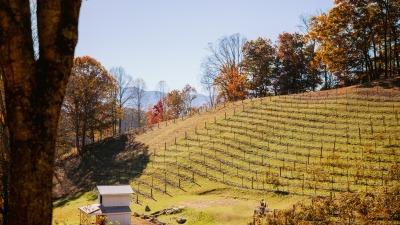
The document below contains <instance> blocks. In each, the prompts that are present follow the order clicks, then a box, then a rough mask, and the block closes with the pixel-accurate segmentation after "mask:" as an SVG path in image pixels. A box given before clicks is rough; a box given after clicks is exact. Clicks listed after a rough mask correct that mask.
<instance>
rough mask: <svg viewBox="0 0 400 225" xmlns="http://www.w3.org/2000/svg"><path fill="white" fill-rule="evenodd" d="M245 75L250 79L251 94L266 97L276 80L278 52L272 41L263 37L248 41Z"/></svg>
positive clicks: (245, 55)
mask: <svg viewBox="0 0 400 225" xmlns="http://www.w3.org/2000/svg"><path fill="white" fill-rule="evenodd" d="M243 56H244V57H243V61H242V62H241V66H242V67H243V73H245V74H246V75H247V76H248V79H249V94H250V95H251V96H253V97H256V98H258V97H265V96H267V94H268V93H269V87H270V86H271V84H272V80H273V78H274V66H275V60H276V50H275V46H274V45H273V44H272V41H271V40H269V39H263V38H261V37H259V38H257V40H255V41H253V40H250V41H247V42H246V43H245V45H244V46H243Z"/></svg>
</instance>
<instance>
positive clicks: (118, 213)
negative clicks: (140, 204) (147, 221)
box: [79, 185, 133, 225]
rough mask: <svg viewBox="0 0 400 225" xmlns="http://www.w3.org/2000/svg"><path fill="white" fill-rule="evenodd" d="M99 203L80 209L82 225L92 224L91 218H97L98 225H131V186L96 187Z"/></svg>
mask: <svg viewBox="0 0 400 225" xmlns="http://www.w3.org/2000/svg"><path fill="white" fill-rule="evenodd" d="M96 190H97V193H98V203H97V204H93V205H89V206H82V207H79V211H80V224H81V225H86V224H91V217H92V216H95V217H96V225H97V224H98V225H102V224H107V223H109V222H112V223H113V224H114V225H116V224H120V225H131V209H130V208H129V203H130V202H131V198H130V195H131V194H133V190H132V187H131V186H130V185H102V186H97V187H96Z"/></svg>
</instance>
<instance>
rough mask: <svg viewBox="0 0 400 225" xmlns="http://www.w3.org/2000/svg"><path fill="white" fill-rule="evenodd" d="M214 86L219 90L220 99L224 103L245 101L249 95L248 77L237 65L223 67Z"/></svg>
mask: <svg viewBox="0 0 400 225" xmlns="http://www.w3.org/2000/svg"><path fill="white" fill-rule="evenodd" d="M214 84H215V85H216V86H217V87H218V88H219V93H220V94H219V98H220V99H223V101H230V102H232V101H238V100H243V99H245V98H246V97H247V95H248V88H249V83H248V79H247V75H245V74H243V73H242V72H241V71H240V70H239V68H238V67H237V66H235V65H229V64H228V65H225V66H223V67H222V68H221V72H220V74H219V75H218V77H217V78H216V79H215V81H214Z"/></svg>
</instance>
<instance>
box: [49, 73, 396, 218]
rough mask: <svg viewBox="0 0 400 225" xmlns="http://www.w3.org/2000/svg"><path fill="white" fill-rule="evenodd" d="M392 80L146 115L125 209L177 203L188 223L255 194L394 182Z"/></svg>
mask: <svg viewBox="0 0 400 225" xmlns="http://www.w3.org/2000/svg"><path fill="white" fill-rule="evenodd" d="M399 80H400V79H398V78H397V79H393V80H391V81H382V82H376V83H371V84H369V85H364V86H353V87H348V88H343V89H336V90H329V91H321V92H310V93H300V94H293V95H286V96H276V97H267V98H261V99H252V100H245V101H243V102H235V103H229V104H225V105H219V106H217V107H216V108H214V109H211V110H208V111H206V112H200V113H196V115H192V116H191V117H188V118H183V119H182V118H181V119H177V120H175V121H167V122H163V123H161V124H158V125H155V126H153V127H151V128H150V129H151V130H150V131H147V132H145V133H143V134H140V135H138V136H136V137H135V142H138V143H142V144H144V146H147V150H148V160H149V161H148V162H147V163H146V164H142V165H144V167H143V168H141V169H140V174H138V175H137V176H134V177H132V179H133V180H132V181H131V185H132V187H133V188H134V189H135V191H136V192H137V193H138V195H136V196H133V198H134V201H135V203H133V205H132V209H133V211H137V212H139V213H144V206H145V205H149V206H150V208H152V209H154V210H158V209H162V208H163V207H170V206H174V205H175V206H177V205H186V206H187V207H188V209H187V210H186V211H185V213H184V215H183V216H186V217H188V222H187V224H232V223H233V221H235V222H234V223H233V224H245V223H246V221H248V220H250V218H251V215H252V209H253V208H254V207H255V206H256V204H257V202H258V201H259V200H260V199H261V198H263V197H264V198H266V200H267V202H268V203H269V204H270V207H271V208H273V209H274V208H285V207H289V206H291V204H294V203H296V202H298V201H300V200H305V199H307V198H308V197H309V196H316V195H318V196H329V195H337V194H340V193H342V192H360V191H361V192H370V191H374V190H378V189H381V188H385V187H389V188H390V187H392V186H394V185H398V184H399V156H400V148H399V145H400V133H399V131H400V121H399V117H400V115H399V114H400V91H399V86H400V82H399ZM131 172H134V171H131ZM62 210H63V208H56V209H55V212H58V211H62ZM56 216H57V213H55V217H56ZM173 218H174V216H169V217H168V216H167V217H165V218H160V219H161V220H163V219H164V220H165V221H166V222H171V221H173Z"/></svg>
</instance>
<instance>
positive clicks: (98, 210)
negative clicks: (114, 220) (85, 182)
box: [78, 204, 131, 215]
mask: <svg viewBox="0 0 400 225" xmlns="http://www.w3.org/2000/svg"><path fill="white" fill-rule="evenodd" d="M78 209H79V210H81V211H82V212H83V213H85V214H87V215H107V214H121V213H131V208H129V206H111V207H104V206H101V205H100V204H93V205H88V206H82V207H79V208H78Z"/></svg>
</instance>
